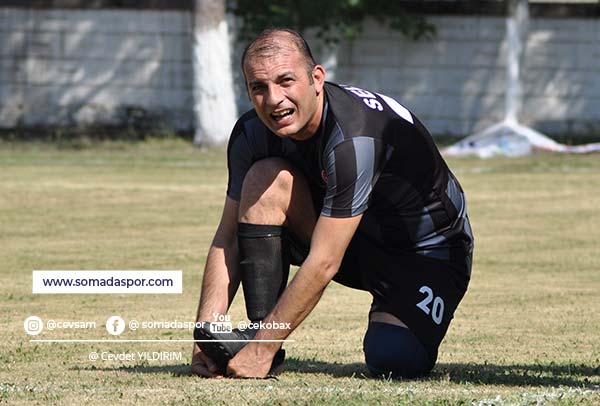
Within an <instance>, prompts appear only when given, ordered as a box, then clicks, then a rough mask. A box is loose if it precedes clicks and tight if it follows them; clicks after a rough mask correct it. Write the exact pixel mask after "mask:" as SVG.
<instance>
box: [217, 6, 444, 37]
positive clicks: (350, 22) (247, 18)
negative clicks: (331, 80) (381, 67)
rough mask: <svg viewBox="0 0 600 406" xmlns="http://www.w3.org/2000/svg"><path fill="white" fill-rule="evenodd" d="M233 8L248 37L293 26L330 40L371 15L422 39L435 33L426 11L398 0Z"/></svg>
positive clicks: (348, 34) (356, 28)
mask: <svg viewBox="0 0 600 406" xmlns="http://www.w3.org/2000/svg"><path fill="white" fill-rule="evenodd" d="M228 7H229V11H231V12H233V14H234V15H236V16H238V17H240V18H241V21H242V27H241V29H240V31H239V34H240V36H241V37H242V39H244V40H247V39H249V38H252V37H254V36H255V35H256V34H257V33H259V32H260V31H262V30H263V29H264V28H267V27H289V28H293V29H295V30H297V31H299V32H306V30H307V29H316V32H317V35H318V36H319V37H321V38H323V39H325V40H326V41H338V40H340V39H341V38H343V37H345V38H348V39H351V38H353V37H354V36H355V35H356V34H358V33H359V32H360V30H361V29H362V24H363V22H364V21H365V20H366V19H367V18H373V19H375V20H376V21H377V22H379V23H381V24H387V25H388V26H389V27H390V28H392V29H395V30H397V31H400V32H401V33H403V34H404V35H405V36H407V37H408V38H412V39H419V38H422V37H431V36H433V35H434V34H435V27H434V26H433V25H431V24H430V23H429V22H427V20H426V19H425V17H424V16H423V15H418V14H414V13H411V12H409V11H407V9H406V5H403V4H402V2H401V1H394V0H388V1H386V0H277V1H274V0H230V1H229V2H228Z"/></svg>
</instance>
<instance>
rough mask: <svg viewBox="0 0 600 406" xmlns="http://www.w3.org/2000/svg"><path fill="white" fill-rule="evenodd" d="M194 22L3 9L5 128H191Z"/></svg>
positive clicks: (180, 15) (136, 14)
mask: <svg viewBox="0 0 600 406" xmlns="http://www.w3.org/2000/svg"><path fill="white" fill-rule="evenodd" d="M190 47H191V16H190V15H189V13H186V12H179V11H154V10H152V11H151V10H143V11H133V10H128V11H122V10H120V11H116V10H115V11H112V10H28V9H10V8H6V9H0V126H2V127H11V126H15V125H36V124H72V123H84V124H85V123H91V122H94V121H103V122H114V121H116V120H118V119H120V118H121V119H122V115H123V111H124V108H125V107H126V106H135V107H140V108H143V109H145V110H146V111H147V112H148V113H150V114H153V115H156V116H159V117H160V118H162V119H164V120H165V121H166V124H167V125H171V126H174V127H176V128H190V127H191V126H192V117H193V114H192V106H193V103H192V91H191V84H192V66H191V48H190Z"/></svg>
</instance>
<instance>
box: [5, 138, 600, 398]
mask: <svg viewBox="0 0 600 406" xmlns="http://www.w3.org/2000/svg"><path fill="white" fill-rule="evenodd" d="M449 163H450V166H451V167H452V168H453V170H454V172H455V173H456V174H457V176H458V177H459V179H460V181H461V183H462V184H463V187H464V189H465V190H466V193H467V196H468V202H469V212H470V216H471V220H472V224H473V228H474V232H475V235H476V251H475V259H474V269H473V277H472V282H471V285H470V288H469V291H468V292H467V295H466V297H465V299H464V301H463V303H462V304H461V306H460V307H459V309H458V310H457V312H456V314H455V320H454V322H453V324H452V325H451V327H450V330H449V332H448V335H447V336H446V339H445V340H444V342H443V343H442V346H441V348H440V356H439V363H438V365H437V366H436V368H435V369H434V371H433V373H432V375H431V376H430V377H428V378H426V379H422V380H412V381H401V382H399V381H394V382H390V381H384V380H375V379H370V378H368V377H366V375H367V370H366V368H365V366H364V365H363V363H362V352H361V342H362V335H363V334H364V331H365V329H366V319H367V311H368V306H369V302H370V300H369V295H368V294H365V293H364V292H358V291H353V290H350V289H347V288H344V287H342V286H339V285H336V284H332V285H331V286H330V287H329V288H328V289H327V291H326V293H325V295H324V297H323V299H322V301H321V302H320V303H319V305H318V306H317V308H316V309H315V311H314V312H313V313H312V314H311V315H310V316H309V319H308V320H307V321H306V322H305V323H304V324H303V325H302V326H301V327H300V328H299V329H298V330H297V331H296V332H295V333H294V334H293V335H292V337H291V338H292V339H295V340H296V341H295V342H294V343H289V344H288V345H286V348H287V351H288V361H287V362H286V366H287V367H286V370H285V371H284V372H282V373H281V374H280V375H279V377H278V379H277V380H274V379H270V380H229V379H226V380H204V379H200V378H198V377H195V376H191V375H190V374H189V366H188V364H189V362H190V359H191V346H190V345H189V344H186V343H177V342H173V343H168V342H167V343H160V344H139V343H93V344H68V343H64V344H48V343H38V344H34V343H30V342H29V339H30V337H29V336H27V335H26V334H25V332H24V330H23V321H24V319H25V318H26V317H28V316H30V315H37V316H40V317H41V318H42V319H44V320H48V319H54V320H65V321H75V320H81V321H95V322H96V323H97V324H98V327H97V329H96V330H56V331H44V332H43V333H42V335H41V336H39V338H47V339H68V338H110V337H108V335H107V333H106V332H105V331H104V328H103V326H102V324H103V322H104V321H105V320H106V319H107V318H108V317H109V316H111V315H113V314H120V315H121V316H122V317H124V318H125V319H126V320H129V319H137V320H165V321H170V320H175V319H176V320H180V321H192V320H193V318H194V316H195V311H196V304H197V300H198V293H199V289H200V281H201V274H202V269H203V266H204V261H205V259H206V250H207V247H208V245H209V243H210V240H211V238H212V234H213V232H214V229H215V227H216V225H217V221H218V218H219V215H220V209H221V205H222V202H223V200H224V192H225V184H226V177H227V176H226V170H225V160H224V151H223V150H199V149H197V148H194V147H193V146H191V145H189V144H186V143H184V142H183V141H178V140H172V139H171V140H156V141H151V142H147V143H134V144H126V143H106V144H99V145H90V146H84V147H82V148H79V149H61V148H56V147H53V146H51V145H46V144H42V143H32V144H19V143H16V144H11V143H0V223H1V227H0V246H1V249H0V277H1V279H2V283H1V288H0V289H1V296H0V309H1V312H0V317H1V324H0V337H1V340H0V402H2V401H3V402H6V403H9V404H19V403H39V404H46V403H60V404H73V405H79V404H85V403H89V404H114V403H131V404H133V403H144V404H178V405H179V404H198V403H215V404H219V403H222V404H225V403H235V404H258V403H261V404H262V403H266V404H292V403H297V404H318V403H333V404H345V405H362V404H376V403H382V404H422V405H425V404H448V405H454V404H466V405H467V404H468V405H471V404H475V405H505V404H519V405H538V404H551V405H554V404H560V405H575V404H577V405H580V404H600V376H599V374H600V249H599V248H598V242H599V241H600V157H599V156H598V155H590V156H547V155H540V156H535V157H532V158H521V159H493V160H485V161H483V160H478V159H464V160H451V161H450V162H449ZM33 269H182V270H183V275H184V278H183V279H184V291H183V294H181V295H32V294H31V271H32V270H33ZM230 314H231V316H232V319H233V320H234V321H237V320H242V319H243V315H244V311H243V302H242V301H241V298H240V299H236V301H235V302H234V305H233V308H232V310H231V313H230ZM120 338H131V339H135V338H140V339H142V338H143V339H189V338H190V334H189V332H187V331H183V330H138V331H137V332H132V331H126V332H125V333H123V335H122V336H121V337H120ZM90 351H97V352H102V351H109V352H112V353H121V352H137V351H169V352H171V351H174V352H181V353H182V356H183V360H182V361H145V362H144V361H139V360H136V361H133V362H127V361H95V362H92V361H89V360H88V356H89V353H90Z"/></svg>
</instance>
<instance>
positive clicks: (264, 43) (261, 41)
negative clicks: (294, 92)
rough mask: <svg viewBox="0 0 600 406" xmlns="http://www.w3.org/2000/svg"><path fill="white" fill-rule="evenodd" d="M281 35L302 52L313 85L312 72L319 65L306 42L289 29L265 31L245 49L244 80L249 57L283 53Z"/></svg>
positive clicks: (243, 55) (243, 60) (242, 63)
mask: <svg viewBox="0 0 600 406" xmlns="http://www.w3.org/2000/svg"><path fill="white" fill-rule="evenodd" d="M281 34H284V36H286V37H288V38H289V40H290V43H291V44H292V45H293V47H294V48H296V49H297V50H298V51H300V54H301V55H302V58H303V59H304V62H305V64H306V72H307V73H308V77H309V78H310V81H311V83H312V71H313V68H314V67H315V66H316V65H317V63H316V62H315V58H314V57H313V55H312V52H311V50H310V47H309V46H308V43H307V42H306V40H305V39H304V38H303V37H302V35H300V34H299V33H297V32H296V31H294V30H291V29H289V28H267V29H265V30H263V31H262V32H261V33H260V34H258V36H257V37H256V38H254V40H252V42H250V43H249V44H248V45H247V46H246V48H244V53H243V54H242V62H241V68H242V73H243V74H244V78H245V77H246V72H245V71H244V64H245V63H246V59H248V57H254V56H259V55H260V56H271V55H276V54H277V53H279V52H281V51H282V50H283V49H285V47H283V46H282V45H281V44H280V43H279V42H278V41H277V38H280V37H281Z"/></svg>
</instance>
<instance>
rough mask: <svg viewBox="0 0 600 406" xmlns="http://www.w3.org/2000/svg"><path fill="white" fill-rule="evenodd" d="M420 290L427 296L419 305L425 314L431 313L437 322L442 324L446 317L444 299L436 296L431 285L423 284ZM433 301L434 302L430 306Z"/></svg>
mask: <svg viewBox="0 0 600 406" xmlns="http://www.w3.org/2000/svg"><path fill="white" fill-rule="evenodd" d="M419 292H421V293H424V294H425V298H424V299H423V300H421V301H420V302H419V303H417V307H418V308H419V309H421V310H423V311H424V312H425V314H427V315H431V318H432V319H433V322H434V323H435V324H438V325H439V324H441V323H442V318H443V317H444V300H443V299H442V298H441V297H439V296H434V294H433V290H431V288H430V287H429V286H421V289H419ZM431 302H433V304H432V306H431V307H429V305H430V304H431Z"/></svg>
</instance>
